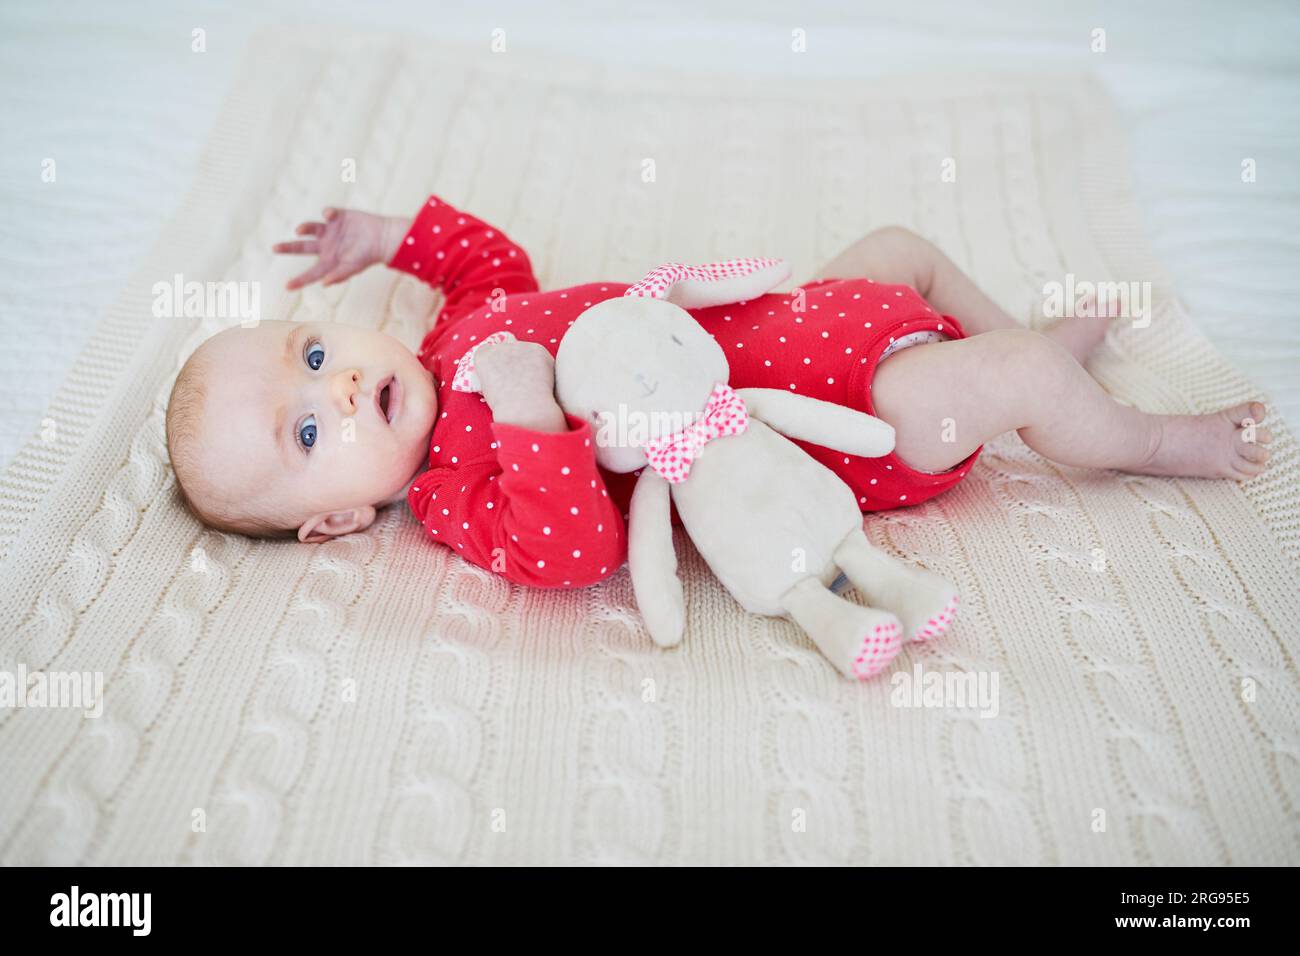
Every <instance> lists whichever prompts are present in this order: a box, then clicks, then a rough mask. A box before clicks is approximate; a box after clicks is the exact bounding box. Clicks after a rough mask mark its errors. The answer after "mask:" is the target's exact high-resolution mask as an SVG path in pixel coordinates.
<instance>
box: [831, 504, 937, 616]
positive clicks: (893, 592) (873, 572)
mask: <svg viewBox="0 0 1300 956" xmlns="http://www.w3.org/2000/svg"><path fill="white" fill-rule="evenodd" d="M835 563H836V564H838V565H839V566H840V569H841V570H843V571H844V573H845V575H847V576H848V579H849V580H850V581H852V582H853V586H854V587H856V588H857V589H858V590H859V591H860V592H861V593H862V596H863V597H865V598H866V599H867V601H868V602H869V603H870V604H872V605H874V606H876V607H885V608H889V609H890V610H891V611H893V612H894V613H895V614H897V615H898V617H899V620H901V621H902V622H903V636H904V639H905V640H908V641H925V640H929V639H930V638H932V637H938V636H939V635H940V634H942V633H943V632H944V631H945V630H947V628H948V625H949V624H951V623H952V619H953V617H954V615H955V614H956V613H957V589H956V588H955V587H953V585H952V583H951V582H949V581H948V580H947V579H946V578H943V577H940V576H939V575H937V574H935V573H934V572H933V571H927V570H925V569H924V568H916V567H912V566H911V565H909V564H905V563H904V562H902V561H900V560H899V559H898V558H896V557H894V556H893V555H892V554H886V553H885V552H884V551H881V550H880V549H879V548H877V547H875V546H873V545H872V543H871V542H870V541H868V540H867V536H866V535H865V534H863V533H862V530H861V529H854V530H853V531H850V532H849V533H848V535H847V536H846V537H845V538H844V540H843V541H842V542H841V543H840V546H839V547H838V548H836V550H835Z"/></svg>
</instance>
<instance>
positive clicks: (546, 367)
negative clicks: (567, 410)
mask: <svg viewBox="0 0 1300 956" xmlns="http://www.w3.org/2000/svg"><path fill="white" fill-rule="evenodd" d="M474 371H475V373H476V374H477V375H478V380H479V388H480V390H481V391H482V393H483V398H484V399H486V400H487V403H488V407H489V408H491V409H492V417H493V418H494V419H496V420H497V421H498V422H501V423H502V424H503V425H518V426H519V427H520V428H528V429H531V430H532V431H540V432H562V431H564V430H565V429H566V428H567V427H568V425H567V423H566V421H565V418H564V412H563V411H561V409H560V406H559V405H558V404H556V402H555V359H554V358H553V357H552V356H551V353H550V352H549V351H547V349H546V346H544V345H540V344H538V343H537V342H519V341H506V342H493V343H491V344H490V345H484V346H482V347H481V348H479V349H478V351H476V352H475V353H474Z"/></svg>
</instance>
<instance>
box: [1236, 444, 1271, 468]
mask: <svg viewBox="0 0 1300 956" xmlns="http://www.w3.org/2000/svg"><path fill="white" fill-rule="evenodd" d="M1238 451H1239V453H1240V454H1241V457H1242V458H1244V459H1246V461H1250V462H1254V463H1255V464H1257V465H1262V464H1264V463H1265V462H1266V461H1268V458H1269V450H1268V449H1267V448H1265V447H1264V446H1263V445H1260V444H1258V443H1256V442H1249V441H1244V442H1242V443H1241V448H1239V449H1238Z"/></svg>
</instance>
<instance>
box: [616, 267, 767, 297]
mask: <svg viewBox="0 0 1300 956" xmlns="http://www.w3.org/2000/svg"><path fill="white" fill-rule="evenodd" d="M780 261H781V260H780V259H765V258H745V259H728V260H726V261H725V262H710V263H706V264H705V265H700V266H688V265H686V264H685V263H681V262H670V263H668V264H667V265H662V266H660V267H659V268H657V269H654V270H652V271H651V272H649V273H647V274H646V277H645V278H644V279H642V280H641V281H640V282H638V283H637V284H636V285H633V286H629V287H628V289H627V291H626V292H624V293H623V294H624V295H630V296H637V297H639V298H642V299H666V298H668V295H669V293H670V292H672V288H673V286H674V285H676V284H677V283H678V282H681V281H682V280H684V279H694V280H696V281H699V282H718V281H721V280H723V279H733V278H735V277H737V276H747V275H752V274H753V273H755V272H760V271H762V270H763V269H768V268H771V267H772V266H774V265H777V264H778V263H779V262H780ZM764 291H766V290H764Z"/></svg>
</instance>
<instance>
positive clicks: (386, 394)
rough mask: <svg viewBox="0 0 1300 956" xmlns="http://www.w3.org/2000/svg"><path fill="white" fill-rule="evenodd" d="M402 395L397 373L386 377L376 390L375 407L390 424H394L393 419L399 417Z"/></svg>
mask: <svg viewBox="0 0 1300 956" xmlns="http://www.w3.org/2000/svg"><path fill="white" fill-rule="evenodd" d="M401 396H402V388H401V385H400V384H399V383H398V381H397V376H396V375H390V376H389V377H388V378H386V379H384V380H383V381H382V382H380V383H379V388H377V389H376V390H375V407H376V408H377V409H378V410H379V414H380V416H381V417H382V418H383V419H384V421H386V422H388V423H389V424H392V422H393V419H394V418H396V417H397V411H398V408H399V407H400V400H401Z"/></svg>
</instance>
